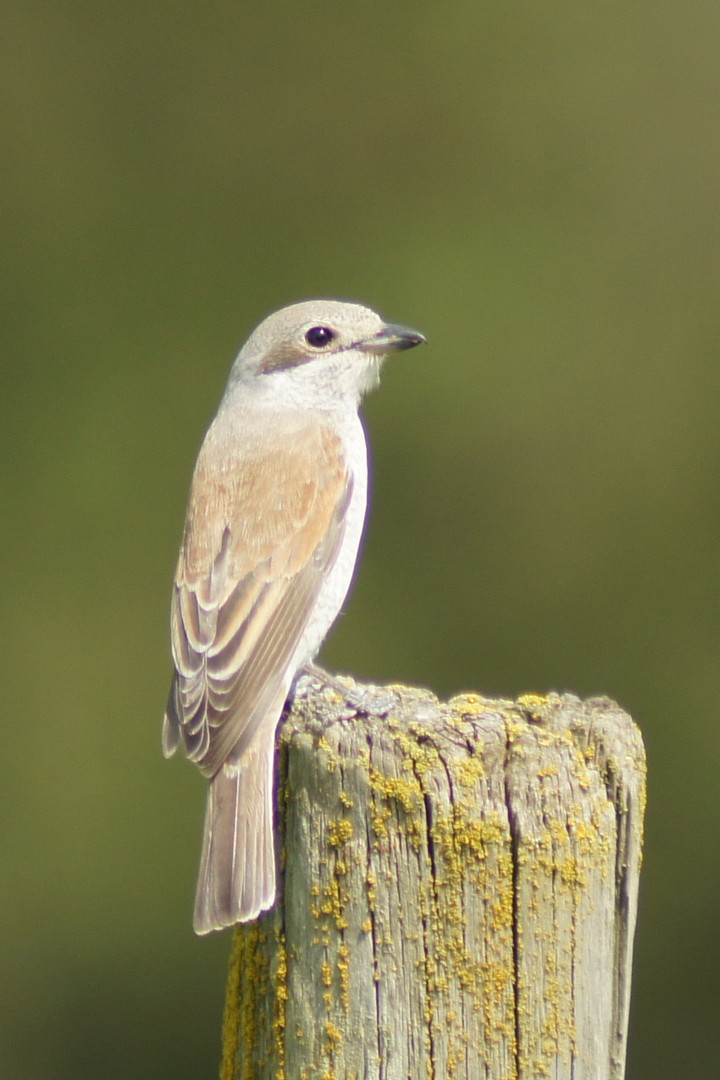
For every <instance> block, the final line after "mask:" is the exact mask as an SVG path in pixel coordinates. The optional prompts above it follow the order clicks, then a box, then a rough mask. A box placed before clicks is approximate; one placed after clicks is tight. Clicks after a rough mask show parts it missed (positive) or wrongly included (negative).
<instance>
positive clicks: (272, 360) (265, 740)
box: [163, 300, 425, 934]
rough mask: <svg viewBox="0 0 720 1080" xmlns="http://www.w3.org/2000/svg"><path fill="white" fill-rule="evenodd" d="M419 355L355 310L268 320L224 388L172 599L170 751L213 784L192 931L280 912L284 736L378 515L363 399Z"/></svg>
mask: <svg viewBox="0 0 720 1080" xmlns="http://www.w3.org/2000/svg"><path fill="white" fill-rule="evenodd" d="M424 340H425V339H424V337H423V336H422V334H419V333H417V332H416V331H414V330H409V329H407V328H406V327H404V326H395V325H392V324H390V323H386V322H384V321H383V320H382V319H381V318H380V316H379V315H377V314H376V313H375V312H374V311H371V310H370V309H369V308H366V307H361V306H360V305H359V304H347V303H340V302H339V301H337V300H315V301H309V302H307V303H303V304H294V305H292V306H290V307H286V308H283V309H282V310H281V311H278V312H276V313H275V314H274V315H270V316H269V317H268V318H267V319H265V321H264V322H263V323H261V324H260V326H259V327H258V328H257V329H256V330H255V331H254V333H253V334H252V335H251V336H250V338H249V339H248V341H247V342H246V344H245V345H244V346H243V348H242V350H241V351H240V354H239V355H238V357H237V359H236V361H235V363H234V364H233V367H232V370H231V372H230V378H229V380H228V383H227V387H226V389H225V394H224V396H223V398H222V401H221V402H220V407H219V409H218V412H217V415H216V417H215V419H214V421H213V423H212V425H211V427H210V430H209V431H208V433H207V435H206V437H205V441H204V443H203V445H202V448H201V450H200V454H199V456H198V460H197V464H196V466H195V474H194V476H193V481H192V488H191V491H190V500H189V504H188V510H187V518H186V522H185V532H184V536H183V541H182V546H181V548H180V557H179V559H178V564H177V572H176V575H175V586H174V591H173V597H172V611H171V637H172V653H173V659H174V662H175V673H174V677H173V681H172V686H171V689H170V696H169V700H168V705H167V711H166V713H165V719H164V723H163V752H164V754H165V756H166V757H169V756H170V755H171V754H173V753H174V752H175V750H176V749H177V747H178V745H179V744H180V743H182V745H183V749H184V750H185V753H186V754H187V756H188V757H189V758H190V760H191V761H194V762H195V763H196V764H197V765H198V767H199V768H200V770H201V772H202V773H203V774H204V775H205V776H206V777H207V778H208V779H209V781H210V786H209V791H208V798H207V809H206V813H205V833H204V838H203V847H202V857H201V863H200V876H199V880H198V885H197V894H196V899H195V916H194V922H193V925H194V928H195V931H196V932H197V933H198V934H206V933H208V932H209V931H211V930H220V929H222V928H223V927H225V926H231V925H233V924H234V923H237V922H247V921H248V920H250V919H254V918H256V917H257V916H258V914H259V913H260V912H261V911H264V910H266V909H268V908H270V907H272V904H273V902H274V899H275V849H274V843H273V764H274V752H275V729H276V727H277V724H278V720H279V719H280V715H281V713H282V710H283V706H284V704H285V701H286V699H287V697H288V695H289V693H290V691H291V688H292V685H293V681H294V679H295V678H296V676H297V674H298V673H299V672H300V671H301V670H302V668H303V667H304V666H305V665H307V664H309V663H310V662H311V661H312V659H313V657H314V656H315V655H316V653H317V651H318V650H319V648H320V646H321V644H322V642H323V640H324V638H325V636H326V634H327V632H328V630H329V629H330V627H331V625H332V623H333V622H334V620H335V618H336V616H337V614H338V612H339V610H340V606H341V605H342V603H343V601H344V599H345V596H346V594H347V591H348V588H349V587H350V581H351V579H352V575H353V571H354V568H355V561H356V558H357V553H358V546H359V543H360V536H361V533H362V529H363V522H364V519H365V509H366V503H367V447H366V443H365V433H364V431H363V427H362V424H361V422H360V418H359V415H358V408H359V404H360V399H361V398H362V396H363V394H364V393H365V392H366V391H368V390H370V389H372V388H373V387H374V386H375V385H376V384H377V381H378V377H379V371H380V365H381V362H382V360H383V359H384V357H385V356H386V354H387V353H392V352H397V351H399V350H401V349H410V348H412V347H413V346H415V345H419V344H420V343H421V342H423V341H424Z"/></svg>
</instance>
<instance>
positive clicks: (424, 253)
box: [0, 0, 720, 1080]
mask: <svg viewBox="0 0 720 1080" xmlns="http://www.w3.org/2000/svg"><path fill="white" fill-rule="evenodd" d="M1 19H2V25H1V26H0V38H1V40H2V42H3V44H2V46H1V48H2V54H3V55H2V57H1V58H0V88H1V92H2V106H1V109H0V128H1V129H2V131H1V133H2V142H3V145H4V148H5V149H4V164H3V168H2V180H1V181H0V183H1V184H2V189H3V194H2V210H1V213H2V224H1V236H2V252H3V258H2V262H3V270H4V284H3V300H2V303H3V315H2V334H3V345H2V402H3V414H2V424H1V425H0V441H1V444H2V451H3V466H2V473H1V476H0V484H1V485H2V489H1V498H2V506H3V515H2V517H3V529H2V565H3V567H4V570H5V573H4V581H3V611H4V617H3V627H4V629H3V634H2V637H3V646H2V660H3V663H2V670H3V680H4V686H3V690H2V700H3V706H4V723H3V752H2V755H1V757H0V769H1V770H2V775H1V776H0V803H1V805H2V828H1V830H0V848H1V853H0V859H1V863H0V865H1V867H2V870H1V873H2V880H3V886H2V889H1V890H0V979H1V980H2V986H1V988H0V1075H1V1076H2V1078H3V1080H5V1078H7V1080H70V1078H73V1080H82V1078H86V1077H92V1078H97V1077H103V1078H105V1077H107V1078H110V1080H146V1078H149V1077H153V1078H164V1077H167V1078H172V1080H184V1078H187V1080H190V1078H192V1080H197V1078H200V1077H213V1076H214V1075H215V1074H216V1068H217V1063H218V1058H219V1033H220V1021H221V1011H222V1002H223V995H224V981H225V970H226V961H227V954H228V950H229V945H230V938H229V935H215V936H214V937H213V938H212V939H211V940H202V941H200V940H197V939H195V938H194V937H193V935H192V932H191V929H190V915H191V907H192V896H193V890H194V884H195V873H196V868H197V860H198V855H199V841H200V830H201V819H202V809H203V803H204V784H203V782H202V781H201V779H200V777H199V775H198V774H197V773H196V771H195V770H193V769H192V768H191V767H190V766H188V765H186V764H182V763H179V762H172V763H166V762H164V761H163V759H162V757H161V755H160V716H161V713H162V710H163V706H164V702H165V695H166V691H167V686H168V680H169V674H170V664H169V658H168V631H167V614H168V599H169V589H170V581H171V575H172V571H173V567H174V561H175V557H176V551H177V546H178V543H179V538H180V531H181V527H182V520H183V514H184V508H185V500H186V495H187V489H188V484H189V479H190V474H191V470H192V466H193V462H194V459H195V455H196V452H197V449H198V446H199V443H200V440H201V438H202V435H203V433H204V430H205V428H206V426H207V424H208V422H209V420H210V418H211V416H212V414H213V412H214V409H215V406H216V404H217V401H218V399H219V396H220V394H221V392H222V388H223V385H224V382H225V378H226V375H227V372H228V369H229V366H230V363H231V361H232V358H233V356H234V354H235V352H236V350H237V348H238V346H239V345H240V343H241V342H242V340H243V339H244V337H245V336H246V335H247V333H248V332H249V331H250V330H251V329H252V328H253V326H254V325H255V324H256V323H257V322H258V321H259V320H260V319H261V318H262V317H263V316H264V315H266V314H267V313H268V312H269V311H271V310H273V309H275V308H277V307H279V306H282V305H283V304H286V303H289V302H292V301H296V300H300V299H305V298H307V297H315V296H324V295H329V296H338V297H341V298H347V299H354V300H358V301H361V302H364V303H368V304H370V305H372V306H375V307H377V308H378V309H379V310H380V311H381V312H382V313H383V314H385V315H386V316H387V317H388V318H391V319H393V320H396V321H402V322H405V323H409V324H411V325H416V326H417V327H418V328H419V329H421V330H423V331H424V332H425V333H426V334H427V336H428V339H429V342H430V344H429V345H428V346H427V347H425V348H423V349H422V350H418V351H417V352H413V353H412V354H408V355H407V356H406V357H402V358H398V359H397V360H396V361H394V362H392V364H391V365H388V367H387V368H386V371H385V376H384V380H383V386H382V387H381V389H380V391H379V392H378V393H377V394H375V395H374V396H373V397H372V398H371V399H370V400H369V401H368V403H367V407H366V410H365V415H366V419H367V426H368V428H369V431H370V436H371V441H372V448H373V459H374V484H373V491H372V503H373V505H372V515H371V519H370V523H369V528H368V531H367V535H366V543H365V549H364V555H363V559H362V565H361V569H360V572H359V575H358V578H357V582H356V586H355V590H354V593H353V596H352V600H351V602H349V603H348V605H347V611H346V614H345V615H344V616H343V618H342V619H341V620H340V622H339V624H338V626H337V627H336V630H335V632H334V635H333V637H332V640H331V642H330V644H329V646H328V647H327V649H326V651H325V654H324V658H325V661H326V662H327V663H328V665H329V666H331V667H333V668H335V669H339V670H346V671H351V672H353V673H354V674H356V675H357V676H359V677H363V678H370V679H375V680H403V681H406V682H411V683H418V684H422V685H426V686H430V687H432V688H433V689H435V690H436V691H437V692H439V693H440V694H442V695H448V694H449V693H451V692H453V691H457V690H463V689H474V690H480V691H483V692H485V693H486V694H502V695H515V694H518V693H520V692H522V691H544V690H547V689H556V690H561V691H562V690H572V691H575V692H576V693H579V694H581V695H591V694H598V693H607V694H609V695H611V696H613V697H615V698H616V699H617V700H618V701H619V702H620V703H621V704H622V705H624V706H625V707H626V708H627V709H628V710H629V711H630V712H631V713H632V714H633V716H634V717H635V718H636V719H637V721H638V722H639V723H640V725H641V727H642V729H643V732H644V735H645V739H646V744H647V750H648V757H649V764H650V803H649V813H648V822H647V824H648V831H647V844H646V861H645V869H644V876H643V882H642V893H641V912H640V923H639V931H638V937H637V942H636V967H635V979H634V995H633V1019H632V1030H631V1046H630V1062H629V1073H628V1075H629V1076H630V1077H631V1078H633V1080H644V1078H650V1077H652V1078H653V1080H664V1078H670V1077H672V1078H673V1080H675V1078H676V1077H678V1076H682V1077H690V1078H693V1080H694V1078H704V1077H708V1078H709V1077H715V1076H717V1069H718V1060H719V1058H720V1026H719V1025H718V1016H719V1015H720V933H719V931H718V921H719V918H720V900H719V899H718V897H719V896H720V873H719V860H718V852H719V850H720V785H719V784H718V776H719V774H720V738H719V737H718V699H719V696H720V694H719V691H720V605H719V603H718V600H719V593H720V436H719V434H718V415H719V414H720V367H719V365H718V352H719V330H720V315H719V313H718V294H719V293H720V244H719V241H720V116H719V113H720V63H719V62H718V55H720V15H719V13H718V7H717V4H716V3H715V2H714V0H684V2H683V3H675V4H672V3H670V4H666V3H658V2H657V0H653V2H649V0H631V2H630V3H629V4H628V3H627V2H619V0H610V2H608V3H605V4H598V3H587V2H583V0H580V2H578V0H574V2H572V3H571V2H561V0H548V2H546V3H544V4H530V3H522V4H520V3H513V2H510V3H502V4H492V3H477V0H474V2H472V3H470V2H466V0H452V2H448V0H436V2H435V3H432V4H429V3H422V2H420V3H418V2H417V0H416V2H413V3H411V2H409V0H394V2H392V3H382V4H380V3H368V4H362V5H360V4H357V3H349V2H345V0H334V2H330V0H324V2H320V0H310V2H305V3H277V4H272V5H270V4H267V5H260V4H240V3H234V4H230V3H226V2H220V3H217V4H201V3H197V2H193V0H190V2H185V3H183V4H170V3H150V4H147V3H136V2H133V0H129V2H127V3H125V4H122V5H120V4H108V3H97V2H94V3H89V2H82V0H75V2H71V3H68V4H57V3H50V2H45V3H42V2H35V0H30V2H27V0H26V2H23V3H21V2H20V0H5V4H4V5H3V13H2V16H1Z"/></svg>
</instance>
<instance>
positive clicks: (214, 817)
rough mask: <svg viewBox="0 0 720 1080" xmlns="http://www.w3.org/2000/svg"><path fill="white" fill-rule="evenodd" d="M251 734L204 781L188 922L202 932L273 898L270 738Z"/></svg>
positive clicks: (253, 912) (251, 915)
mask: <svg viewBox="0 0 720 1080" xmlns="http://www.w3.org/2000/svg"><path fill="white" fill-rule="evenodd" d="M273 735H274V729H273V734H271V735H270V737H268V733H267V731H262V730H260V731H258V733H257V736H256V737H255V738H254V739H253V741H252V743H251V744H250V746H248V747H247V748H246V749H245V750H244V751H243V753H242V755H241V756H239V758H238V760H237V761H236V762H230V761H227V762H226V763H225V764H224V765H223V767H222V768H221V769H220V770H219V772H217V773H216V774H215V776H214V777H213V778H212V780H211V781H210V788H209V791H208V797H207V807H206V810H205V834H204V836H203V846H202V856H201V858H200V876H199V878H198V885H197V893H196V895H195V916H194V919H193V927H194V929H195V933H196V934H208V933H209V932H210V931H211V930H222V929H223V927H225V926H233V925H234V924H235V923H239V922H249V921H250V920H251V919H256V918H257V916H258V915H259V914H260V912H261V911H266V910H267V909H268V908H269V907H272V904H273V901H274V900H275V845H274V843H273V763H274V756H275V739H274V737H273Z"/></svg>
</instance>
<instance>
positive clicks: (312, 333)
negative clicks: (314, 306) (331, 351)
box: [305, 326, 335, 349]
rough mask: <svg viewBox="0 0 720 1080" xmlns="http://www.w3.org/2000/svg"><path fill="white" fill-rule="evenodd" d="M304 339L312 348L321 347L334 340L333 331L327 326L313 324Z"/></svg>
mask: <svg viewBox="0 0 720 1080" xmlns="http://www.w3.org/2000/svg"><path fill="white" fill-rule="evenodd" d="M305 340H306V341H307V343H308V345H312V347H313V349H323V348H324V347H325V346H326V345H329V344H330V342H331V341H334V340H335V332H334V331H333V330H330V328H329V327H327V326H313V327H311V329H310V330H308V332H307V334H306V335H305Z"/></svg>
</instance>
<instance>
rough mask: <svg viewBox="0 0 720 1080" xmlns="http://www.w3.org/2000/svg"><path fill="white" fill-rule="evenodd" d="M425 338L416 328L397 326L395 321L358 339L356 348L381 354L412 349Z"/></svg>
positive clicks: (421, 343)
mask: <svg viewBox="0 0 720 1080" xmlns="http://www.w3.org/2000/svg"><path fill="white" fill-rule="evenodd" d="M426 340H427V339H426V337H425V336H424V335H423V334H420V333H418V331H417V330H411V329H410V328H409V327H408V326H397V325H396V324H395V323H388V325H387V326H384V327H383V328H382V330H380V331H379V332H378V333H377V334H373V335H372V337H369V338H365V339H364V340H363V341H359V342H358V343H357V346H356V348H358V349H362V350H363V352H370V353H379V354H380V355H382V354H383V353H390V352H402V351H403V350H404V349H414V348H415V346H416V345H423V344H424V343H425V342H426Z"/></svg>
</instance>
